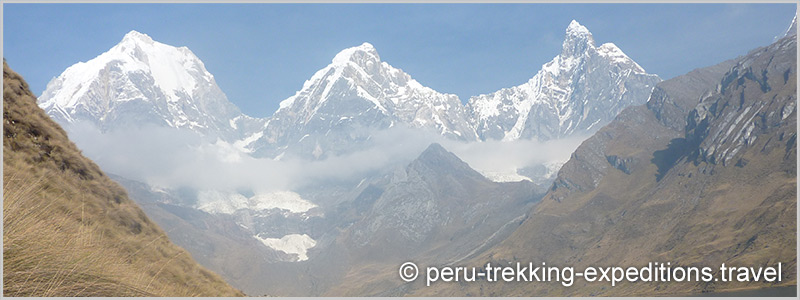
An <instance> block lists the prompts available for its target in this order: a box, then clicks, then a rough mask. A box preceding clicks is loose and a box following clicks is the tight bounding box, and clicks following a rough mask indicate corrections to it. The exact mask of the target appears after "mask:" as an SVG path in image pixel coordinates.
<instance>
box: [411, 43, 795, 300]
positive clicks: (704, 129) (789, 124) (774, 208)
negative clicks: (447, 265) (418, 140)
mask: <svg viewBox="0 0 800 300" xmlns="http://www.w3.org/2000/svg"><path fill="white" fill-rule="evenodd" d="M796 47H797V40H796V36H795V35H792V36H789V37H786V38H783V39H781V40H779V41H777V42H776V43H774V44H772V45H770V46H768V47H765V48H760V49H756V50H754V51H752V52H750V53H749V54H747V55H746V56H744V57H740V58H738V59H735V60H733V61H729V62H724V63H722V64H720V65H717V66H713V67H709V68H705V69H701V70H696V71H693V72H691V73H689V74H687V75H684V76H680V77H677V78H675V79H671V80H668V81H665V82H663V83H661V84H659V85H658V87H657V88H656V90H655V91H654V92H653V94H652V96H651V97H650V99H649V100H648V102H647V104H646V105H642V106H636V107H632V108H629V109H626V110H624V111H623V112H622V113H620V115H619V116H617V118H616V119H615V120H614V121H613V122H611V123H610V124H609V125H608V126H606V127H604V128H603V129H601V130H600V131H599V132H597V133H596V134H595V135H594V136H592V137H591V138H590V139H588V140H586V141H585V142H584V143H583V144H582V145H581V146H580V147H579V148H578V150H576V151H575V153H574V154H573V155H572V157H571V159H570V160H569V161H568V162H567V163H566V164H565V165H564V167H563V168H562V169H561V170H560V172H559V175H558V178H557V179H556V182H555V183H554V184H553V187H552V189H551V191H550V192H549V193H548V194H547V195H546V196H545V197H544V199H543V200H542V202H541V203H540V204H539V205H537V207H536V208H535V209H534V210H533V212H532V213H531V214H530V216H529V217H528V218H527V219H526V220H525V221H524V223H523V224H522V225H521V226H520V227H519V228H518V229H517V230H516V231H515V232H514V233H513V234H512V235H511V236H510V237H509V238H508V239H506V240H505V241H504V242H503V243H502V244H500V245H498V246H497V247H494V248H493V249H491V250H489V251H486V252H484V253H483V254H482V255H481V256H480V257H478V258H476V259H474V260H472V261H471V262H470V263H468V264H467V265H469V264H472V265H480V264H482V263H483V264H485V263H486V262H488V261H493V262H506V261H523V262H527V261H532V262H537V263H538V262H547V264H548V265H561V266H573V267H575V268H576V269H581V268H585V267H587V266H624V267H628V266H636V267H641V266H645V265H647V264H648V263H649V262H671V263H672V264H673V265H681V266H701V267H702V266H708V267H711V268H713V269H715V270H718V268H719V266H720V265H721V264H722V263H725V264H727V265H728V266H747V267H754V268H758V267H766V266H773V267H774V266H776V265H777V263H778V262H781V263H782V265H783V267H782V270H783V271H782V272H783V274H782V276H783V278H784V281H783V282H780V283H768V282H758V281H756V282H746V283H742V282H721V281H720V282H669V283H666V282H639V283H635V284H628V283H622V284H618V285H617V286H616V287H615V288H613V289H612V288H609V287H608V284H607V283H587V282H586V281H580V280H579V281H576V283H575V285H573V286H571V287H563V286H562V285H561V284H559V283H543V284H528V283H522V284H503V283H493V284H486V283H477V284H469V285H466V286H462V285H450V286H446V285H439V286H438V287H436V288H433V289H425V288H420V289H418V290H416V293H418V294H441V295H464V294H469V295H499V294H503V295H552V296H555V295H584V296H589V295H628V296H631V295H645V294H646V295H682V294H694V293H701V292H706V291H720V290H728V289H742V288H758V287H765V286H771V285H791V284H796V274H795V270H796V264H797V261H796V257H797V249H796V238H795V236H796V230H797V223H796V217H797V216H796V209H797V195H796V188H797V170H796V164H797V157H796V151H797V141H796V136H797V131H796V126H797V119H796V118H797V117H796V116H797V112H796V111H797V110H796V102H797V98H796V94H797V66H796V61H797V56H796V53H797V52H796V51H797V50H796V49H797V48H796ZM716 273H717V272H715V274H716ZM717 276H718V274H717Z"/></svg>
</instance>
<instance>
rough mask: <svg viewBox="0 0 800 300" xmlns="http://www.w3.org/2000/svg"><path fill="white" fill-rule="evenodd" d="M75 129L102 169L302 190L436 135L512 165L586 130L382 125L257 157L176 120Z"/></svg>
mask: <svg viewBox="0 0 800 300" xmlns="http://www.w3.org/2000/svg"><path fill="white" fill-rule="evenodd" d="M66 129H67V131H68V132H69V134H70V137H71V138H72V139H73V140H74V141H75V143H76V144H77V145H78V147H80V148H81V149H82V150H83V152H84V154H85V155H87V156H88V157H90V158H91V159H93V160H94V161H95V162H97V163H98V164H99V165H100V166H101V167H102V168H103V170H105V171H106V172H109V173H113V174H117V175H120V176H123V177H126V178H130V179H134V180H139V181H142V182H146V183H148V184H150V185H152V186H156V187H165V188H178V187H191V188H195V189H198V190H209V189H213V190H236V189H243V188H244V189H251V190H253V191H254V192H256V193H269V192H274V191H281V190H295V189H298V188H302V187H304V186H309V185H314V184H317V183H319V182H331V181H340V182H348V181H356V182H357V181H358V180H361V179H363V178H364V177H366V176H368V175H370V174H376V173H378V172H381V171H384V170H391V168H397V167H402V166H404V165H406V164H407V163H409V162H410V161H412V160H413V159H414V158H416V157H417V156H418V155H419V154H420V153H421V152H422V151H423V150H424V149H425V148H426V147H428V145H430V144H431V143H434V142H437V143H440V144H442V146H444V147H445V148H446V149H448V150H449V151H451V152H453V153H455V154H456V155H457V156H459V157H460V158H461V159H462V160H464V161H465V162H467V163H468V164H470V166H471V167H473V168H474V169H476V170H479V171H481V172H508V171H512V172H513V171H514V170H516V169H517V168H521V167H525V166H533V165H540V164H546V163H550V162H555V161H562V162H563V161H566V159H568V158H569V155H570V154H571V153H572V152H573V151H574V150H575V148H577V147H578V145H579V144H580V142H581V141H582V140H583V139H584V137H576V138H569V139H561V140H554V141H548V142H537V141H514V142H502V141H486V142H471V143H465V142H458V141H452V140H446V139H444V138H442V137H441V136H439V135H436V134H431V133H427V132H421V131H419V130H415V129H408V128H401V127H395V128H391V129H388V130H381V131H376V132H374V133H373V135H372V141H373V144H372V146H371V147H369V148H368V149H366V150H361V151H357V152H354V153H352V154H348V155H341V156H331V157H328V158H326V159H323V160H315V161H311V160H303V159H282V160H274V159H272V158H255V157H252V156H250V155H249V154H247V153H243V152H241V151H239V150H238V149H237V148H236V147H234V146H233V145H231V144H228V143H226V142H223V141H220V140H207V139H204V138H203V137H201V136H199V135H198V134H196V133H194V132H192V131H188V130H179V129H174V128H165V127H156V126H144V127H141V128H137V129H127V130H118V131H113V132H101V131H100V130H99V129H98V128H96V127H95V126H94V125H91V124H89V123H78V124H73V125H70V126H68V127H67V128H66Z"/></svg>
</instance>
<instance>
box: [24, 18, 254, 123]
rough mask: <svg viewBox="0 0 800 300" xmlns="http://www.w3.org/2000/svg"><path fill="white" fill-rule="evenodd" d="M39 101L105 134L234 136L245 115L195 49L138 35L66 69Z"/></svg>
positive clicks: (62, 117) (69, 119)
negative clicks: (148, 129)
mask: <svg viewBox="0 0 800 300" xmlns="http://www.w3.org/2000/svg"><path fill="white" fill-rule="evenodd" d="M39 103H40V106H41V107H42V108H43V109H44V110H45V111H46V112H47V113H48V114H50V115H51V116H52V117H53V118H55V119H56V121H58V122H61V123H73V122H75V121H89V122H91V123H94V124H96V125H98V126H99V127H100V128H101V129H103V130H109V129H114V128H119V127H129V126H140V125H144V124H156V125H164V126H168V127H175V128H188V129H192V130H195V131H197V132H199V133H201V134H213V135H217V136H232V135H234V134H232V133H231V132H232V131H235V130H236V128H231V127H232V126H231V125H230V120H232V119H234V118H236V117H239V116H241V112H240V111H239V109H238V108H237V107H236V106H234V105H233V104H232V103H230V102H229V101H228V100H227V97H226V96H225V94H224V93H222V91H221V90H220V89H219V87H218V86H217V84H216V82H215V80H214V76H213V75H211V73H209V72H208V70H206V67H205V65H204V64H203V62H202V61H201V60H200V59H199V58H198V57H197V56H195V55H194V53H192V51H191V50H189V49H188V48H186V47H173V46H170V45H167V44H163V43H160V42H157V41H154V40H153V39H152V38H151V37H150V36H148V35H146V34H143V33H140V32H137V31H130V32H128V33H127V34H125V36H124V37H123V38H122V40H121V41H120V42H119V43H118V44H116V45H115V46H113V47H112V48H111V49H109V50H108V51H106V52H105V53H103V54H100V55H99V56H97V57H95V58H93V59H91V60H89V61H87V62H80V63H77V64H75V65H72V66H70V67H69V68H67V69H66V70H65V71H64V72H63V73H62V74H61V75H59V76H58V77H56V78H54V79H53V80H51V81H50V83H48V85H47V88H46V89H45V91H44V92H43V93H42V96H40V97H39ZM239 119H247V120H251V119H252V118H239ZM231 138H233V137H231Z"/></svg>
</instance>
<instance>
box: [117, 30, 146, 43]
mask: <svg viewBox="0 0 800 300" xmlns="http://www.w3.org/2000/svg"><path fill="white" fill-rule="evenodd" d="M122 41H123V42H124V41H132V42H145V43H148V44H152V43H153V38H151V37H150V36H149V35H147V34H144V33H141V32H138V31H136V30H131V31H130V32H128V33H126V34H125V36H124V37H123V38H122Z"/></svg>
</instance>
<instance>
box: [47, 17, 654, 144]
mask: <svg viewBox="0 0 800 300" xmlns="http://www.w3.org/2000/svg"><path fill="white" fill-rule="evenodd" d="M659 81H661V79H660V78H658V76H656V75H652V74H648V73H646V72H645V70H644V69H643V68H642V67H641V66H639V65H638V64H637V63H636V62H634V61H633V60H632V59H631V58H629V57H628V56H627V55H625V53H623V52H622V50H620V49H619V48H618V47H617V46H615V45H614V44H613V43H605V44H602V45H600V46H599V47H598V46H595V42H594V38H593V36H592V34H591V33H590V32H589V30H588V29H586V27H584V26H582V25H580V24H579V23H578V22H576V21H572V22H571V23H570V24H569V26H568V27H567V30H566V33H565V39H564V42H563V45H562V49H561V53H560V54H559V55H558V56H556V57H555V58H554V59H553V60H552V61H550V62H549V63H547V64H545V65H543V66H542V69H541V70H539V71H538V72H537V73H536V75H535V76H534V77H533V78H531V79H530V80H529V81H528V82H527V83H524V84H522V85H519V86H515V87H511V88H504V89H501V90H500V91H497V92H495V93H492V94H489V95H480V96H476V97H472V98H470V99H469V102H468V103H467V105H463V104H462V102H461V100H460V99H459V98H458V97H457V96H456V95H453V94H445V93H440V92H437V91H435V90H433V89H431V88H429V87H426V86H423V85H422V84H421V83H419V82H418V81H416V80H414V79H413V78H412V77H411V75H409V74H407V73H405V72H403V71H402V70H401V69H398V68H396V67H393V66H391V65H390V64H388V63H387V62H384V61H381V58H380V56H379V54H378V52H377V50H376V49H375V48H374V47H373V46H372V45H371V44H369V43H363V44H362V45H359V46H356V47H352V48H348V49H344V50H342V51H341V52H339V53H338V54H336V55H335V56H334V57H333V59H332V61H331V63H330V64H329V65H328V66H326V67H324V68H322V69H320V70H319V71H317V72H316V73H315V74H313V76H311V78H310V79H309V80H307V81H306V82H305V83H304V84H303V87H302V89H300V90H299V91H297V92H296V93H295V95H293V96H291V97H289V98H287V99H285V100H283V101H281V102H280V108H279V109H278V110H277V111H276V112H275V113H274V114H273V115H272V116H271V117H268V118H253V117H249V116H247V115H244V114H242V112H241V111H240V110H239V109H238V108H237V107H236V106H235V105H234V104H232V103H231V102H230V101H229V100H228V99H227V98H226V97H225V95H224V93H223V92H222V91H221V90H220V89H219V87H218V86H217V84H216V82H215V81H214V76H213V75H211V74H210V73H209V72H208V71H207V70H206V69H205V66H204V65H203V62H202V61H200V59H199V58H197V57H196V56H195V55H194V54H193V53H192V52H191V51H190V50H189V49H188V48H186V47H179V48H178V47H172V46H169V45H165V44H162V43H159V42H156V41H153V40H152V39H151V38H150V37H149V36H147V35H145V34H142V33H139V32H136V31H131V32H129V33H128V34H126V35H125V37H124V38H123V39H122V41H121V42H120V43H119V44H117V45H116V46H114V47H112V48H111V49H110V50H109V51H107V52H105V53H103V54H101V55H100V56H98V57H96V58H94V59H92V60H89V61H88V62H85V63H78V64H76V65H73V66H71V67H69V68H68V69H67V70H65V71H64V72H63V73H62V74H61V75H60V76H58V77H56V78H54V79H53V80H52V81H51V82H50V83H49V84H48V85H47V88H46V90H45V91H44V92H43V93H42V96H41V97H40V98H39V103H40V105H41V106H42V108H43V109H45V111H46V112H47V113H48V114H49V115H51V116H53V118H54V119H55V120H57V121H58V122H60V123H62V124H69V123H74V122H80V121H86V122H90V123H93V124H95V125H96V126H98V127H99V128H100V129H101V130H103V131H109V130H115V129H120V128H127V127H131V126H143V125H144V124H155V125H158V126H167V127H174V128H186V129H190V130H192V131H195V132H197V133H199V134H201V135H210V136H212V137H219V138H221V139H223V140H224V141H226V142H228V143H231V144H233V145H236V146H237V148H238V149H240V150H242V151H243V152H247V153H251V154H252V155H253V156H255V157H268V158H281V157H283V155H287V154H288V155H294V156H298V157H302V158H309V159H324V158H326V157H330V156H336V155H343V154H347V153H352V152H354V151H357V150H361V149H364V148H366V147H368V146H369V145H370V139H371V135H372V133H374V132H375V131H379V130H384V129H387V128H391V127H394V126H403V127H408V128H415V129H422V130H425V131H428V132H431V133H433V134H435V135H440V136H442V137H444V138H446V139H452V140H458V141H465V142H471V141H478V140H488V139H498V140H500V139H502V140H517V139H535V140H540V141H546V140H550V139H558V138H562V137H568V136H570V135H572V134H574V133H580V134H587V133H591V132H593V131H594V130H597V129H599V128H600V127H602V126H603V125H605V124H606V123H608V122H609V121H610V120H611V119H612V118H613V117H614V116H615V115H616V114H617V113H619V112H620V111H621V110H622V109H624V108H625V107H627V106H630V105H633V104H641V103H644V101H645V100H646V99H647V95H649V93H650V91H651V90H652V88H653V87H654V85H655V83H657V82H659ZM590 99H591V100H592V101H590Z"/></svg>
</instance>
